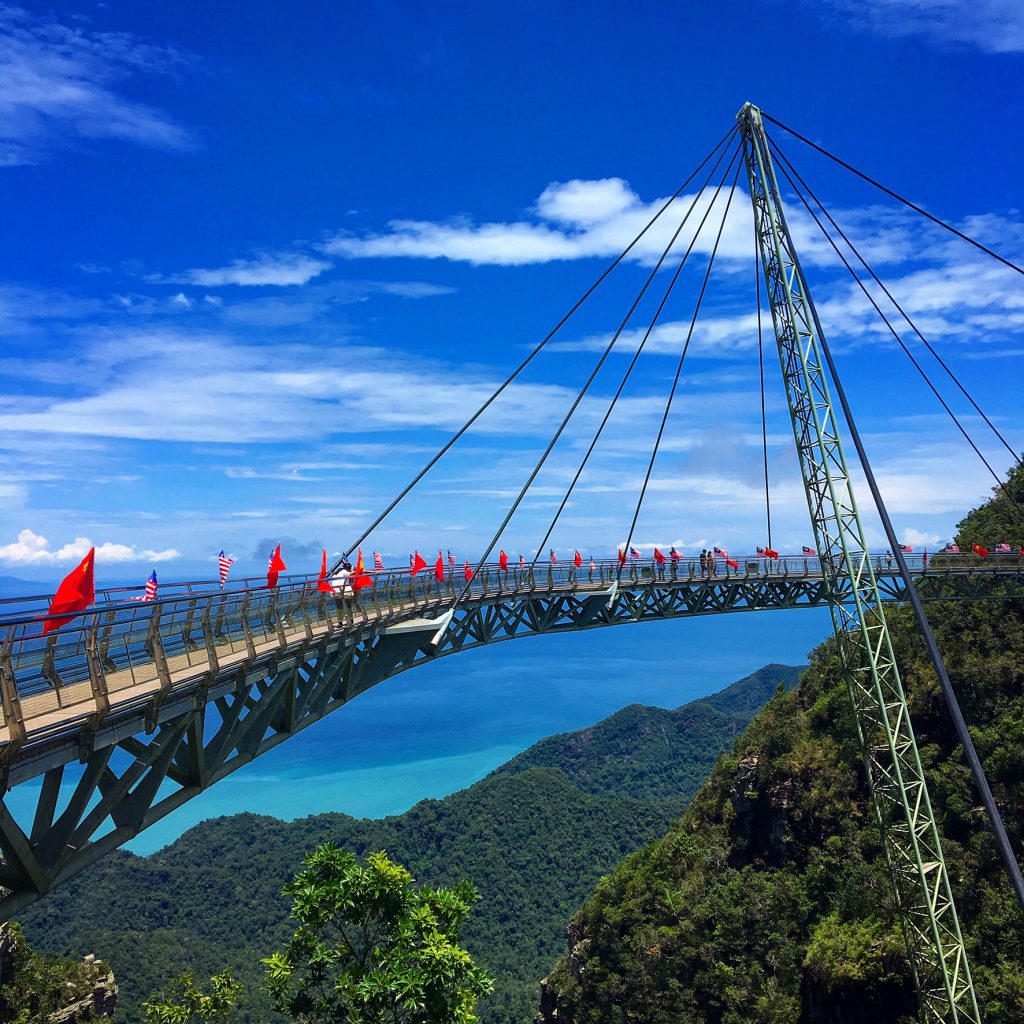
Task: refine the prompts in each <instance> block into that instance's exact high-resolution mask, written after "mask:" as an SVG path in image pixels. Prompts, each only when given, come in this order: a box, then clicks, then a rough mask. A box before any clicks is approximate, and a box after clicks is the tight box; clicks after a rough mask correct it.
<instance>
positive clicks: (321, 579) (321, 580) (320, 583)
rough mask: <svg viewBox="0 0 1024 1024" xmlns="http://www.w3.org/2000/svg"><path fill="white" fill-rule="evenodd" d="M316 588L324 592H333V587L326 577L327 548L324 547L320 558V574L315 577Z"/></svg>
mask: <svg viewBox="0 0 1024 1024" xmlns="http://www.w3.org/2000/svg"><path fill="white" fill-rule="evenodd" d="M316 589H317V590H322V591H323V592H324V593H325V594H333V593H334V587H332V586H331V583H330V581H329V580H328V579H327V548H324V557H323V558H322V559H321V560H320V575H319V576H318V577H317V581H316Z"/></svg>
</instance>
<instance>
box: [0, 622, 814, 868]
mask: <svg viewBox="0 0 1024 1024" xmlns="http://www.w3.org/2000/svg"><path fill="white" fill-rule="evenodd" d="M830 632H831V622H830V619H829V615H828V612H827V610H825V609H800V610H790V611H763V612H745V613H741V614H731V615H715V616H704V617H695V618H689V619H676V620H672V621H664V622H646V623H642V624H636V625H630V626H619V627H614V628H611V629H596V630H588V631H585V632H582V633H570V634H563V635H557V636H543V637H531V638H527V639H523V640H517V641H514V642H504V643H498V644H494V645H492V646H489V647H485V648H482V649H480V650H475V651H467V652H465V653H464V654H459V655H456V656H454V657H448V658H442V659H440V660H439V661H436V662H432V663H430V664H426V665H423V666H421V667H418V668H416V669H414V670H413V671H411V672H406V673H403V674H402V675H400V676H397V677H396V678H394V679H391V680H387V681H385V682H383V683H381V684H379V685H378V686H376V687H374V688H373V689H371V690H369V691H368V692H367V693H365V694H362V695H361V696H359V697H357V698H356V699H355V700H353V701H351V702H350V703H349V704H346V705H345V706H344V707H343V708H341V709H339V710H338V711H336V712H334V713H333V714H332V715H329V716H328V717H327V718H326V719H324V720H323V721H321V722H318V723H317V724H316V725H313V726H311V727H309V728H308V729H306V730H304V731H303V732H302V733H300V734H299V735H297V736H295V737H293V738H292V739H290V740H288V741H287V742H285V743H282V744H281V745H280V746H278V747H276V748H275V749H273V750H271V751H269V752H268V753H266V754H264V755H262V756H261V757H260V758H259V759H258V760H256V761H254V762H253V763H251V764H249V765H247V766H246V767H244V768H242V769H240V770H239V771H237V772H236V773H234V774H233V775H231V776H229V777H228V778H226V779H224V780H223V781H221V782H219V783H217V785H215V786H213V787H212V788H211V789H209V790H207V791H206V792H205V793H203V794H201V795H200V796H198V797H196V798H195V799H194V800H192V801H190V802H189V803H188V804H186V805H184V806H183V807H181V808H179V809H178V810H176V811H174V812H172V813H171V814H169V815H168V816H167V817H165V818H164V819H163V820H162V821H160V822H157V823H156V824H155V825H153V826H151V827H150V828H149V829H147V830H146V831H145V832H144V833H142V834H141V835H140V836H138V837H137V838H136V839H135V840H134V841H133V842H132V843H130V844H128V849H131V850H133V851H135V852H136V853H140V854H145V853H150V852H152V851H154V850H157V849H159V848H160V847H162V846H165V845H166V844H168V843H170V842H172V841H173V840H174V839H176V838H177V837H178V836H179V835H181V833H182V832H184V831H185V830H186V829H188V828H191V827H192V826H193V825H195V824H197V823H198V822H200V821H202V820H204V819H206V818H212V817H218V816H221V815H228V814H237V813H240V812H243V811H252V812H255V813H259V814H270V815H274V816H275V817H278V818H282V819H284V820H294V819H296V818H301V817H305V816H307V815H310V814H317V813H321V812H324V811H342V812H344V813H346V814H351V815H354V816H356V817H371V818H376V817H383V816H385V815H389V814H399V813H401V812H402V811H405V810H407V809H408V808H409V807H411V806H412V805H413V804H415V803H416V802H418V801H419V800H422V799H424V798H426V797H433V798H438V797H442V796H446V795H447V794H449V793H453V792H455V791H457V790H459V789H463V788H465V787H466V786H469V785H472V783H474V782H476V781H477V780H478V779H481V778H483V776H485V775H486V774H487V773H488V772H490V771H492V770H493V769H494V768H496V767H497V766H498V765H500V764H502V763H503V762H505V761H507V760H508V759H509V758H510V757H512V756H514V755H515V754H517V753H519V752H520V751H521V750H524V749H525V748H526V747H528V746H530V745H531V744H532V743H535V742H536V741H537V740H539V739H542V738H543V737H545V736H550V735H552V734H554V733H559V732H567V731H570V730H573V729H580V728H583V727H585V726H588V725H592V724H593V723H594V722H597V721H599V720H600V719H602V718H605V717H607V716H608V715H610V714H612V713H613V712H614V711H617V710H618V709H619V708H622V707H625V706H626V705H628V704H653V705H658V706H661V707H666V708H674V707H678V706H679V705H680V704H685V703H686V702H688V701H691V700H694V699H696V698H698V697H701V696H705V695H707V694H709V693H714V692H715V691H717V690H720V689H721V688H722V687H724V686H727V685H729V684H730V683H732V682H735V681H736V680H737V679H740V678H742V677H743V676H745V675H747V674H749V673H750V672H753V671H755V670H757V669H759V668H761V667H762V666H763V665H766V664H768V663H769V662H783V663H786V664H801V663H803V662H804V661H806V659H807V655H808V652H809V651H810V650H811V649H812V648H813V647H815V646H816V645H817V644H818V643H820V642H821V641H822V640H823V639H824V638H825V637H826V636H828V635H829V634H830ZM37 792H38V788H36V789H35V791H33V786H32V784H31V783H27V784H25V785H23V786H19V787H17V788H16V789H15V790H14V791H13V792H12V793H10V794H9V795H8V797H7V804H8V807H9V809H10V810H11V811H12V813H13V814H14V815H15V817H16V818H17V819H19V820H21V821H24V820H26V816H27V818H28V820H29V821H30V820H31V817H30V816H31V813H32V809H33V808H34V798H35V796H36V793H37Z"/></svg>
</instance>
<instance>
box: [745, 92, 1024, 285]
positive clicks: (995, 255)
mask: <svg viewBox="0 0 1024 1024" xmlns="http://www.w3.org/2000/svg"><path fill="white" fill-rule="evenodd" d="M761 116H762V117H763V118H764V119H765V120H766V121H771V122H772V124H777V125H778V126H779V127H780V128H781V129H782V130H783V131H786V132H789V134H790V135H792V136H793V138H795V139H799V140H800V141H801V142H803V143H804V144H805V145H808V146H810V147H811V149H814V150H817V151H818V152H819V153H821V155H822V156H827V157H828V158H829V160H832V161H834V162H835V163H837V164H839V166H840V167H844V168H846V170H848V171H850V172H852V173H853V174H856V175H857V177H858V178H862V179H863V180H864V181H866V182H867V183H868V184H869V185H873V186H874V187H875V188H877V189H878V190H879V191H881V192H884V193H885V194H886V195H887V196H891V197H892V198H893V199H895V200H897V201H898V202H900V203H902V204H903V205H904V206H906V207H909V208H910V209H911V210H913V211H914V212H915V213H919V214H920V215H921V216H922V217H926V218H927V219H928V220H930V221H931V222H932V223H933V224H937V225H938V226H939V227H940V228H944V229H945V230H946V231H949V232H950V233H952V234H954V235H956V236H957V238H962V239H963V240H964V241H965V242H967V243H968V244H969V245H973V246H974V248H975V249H980V250H981V251H982V252H983V253H985V254H986V255H987V256H991V257H992V258H993V259H994V260H998V261H999V262H1000V263H1002V264H1003V266H1006V267H1009V268H1010V270H1015V271H1017V273H1018V274H1024V267H1019V266H1018V265H1017V264H1016V263H1013V262H1012V261H1011V260H1008V259H1007V258H1006V257H1005V256H1000V255H999V253H997V252H995V251H993V250H992V249H990V248H989V247H988V246H987V245H983V244H982V243H981V242H979V241H978V240H977V239H976V238H971V236H970V235H965V234H964V233H963V232H962V231H959V230H958V229H957V228H955V227H953V225H952V224H948V223H946V221H944V220H942V219H941V218H939V217H936V216H935V215H934V214H931V213H929V212H928V211H927V210H924V209H922V208H921V207H920V206H918V205H917V203H912V202H911V201H910V200H909V199H907V198H905V197H904V196H901V195H900V194H899V193H898V192H894V191H893V190H892V189H891V188H888V187H887V186H885V185H883V184H882V183H881V182H880V181H876V180H875V179H874V178H872V177H871V176H870V175H867V174H865V173H864V172H863V171H859V170H857V168H856V167H854V166H853V165H852V164H848V163H847V162H846V161H845V160H843V159H841V158H840V157H838V156H836V155H835V154H834V153H830V152H829V151H828V150H827V149H825V147H824V146H819V145H818V143H816V142H812V141H811V140H810V139H809V138H807V137H806V136H805V135H801V134H800V133H799V132H798V131H796V130H795V129H793V128H790V127H789V125H786V124H783V123H782V122H781V121H780V120H779V119H778V118H775V117H772V116H771V114H767V113H765V112H764V111H763V110H762V111H761Z"/></svg>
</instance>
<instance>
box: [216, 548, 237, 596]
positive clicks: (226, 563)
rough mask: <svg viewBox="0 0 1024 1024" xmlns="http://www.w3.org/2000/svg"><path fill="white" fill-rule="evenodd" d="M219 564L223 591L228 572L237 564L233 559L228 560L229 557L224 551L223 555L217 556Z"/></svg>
mask: <svg viewBox="0 0 1024 1024" xmlns="http://www.w3.org/2000/svg"><path fill="white" fill-rule="evenodd" d="M217 564H218V567H219V569H220V586H221V589H222V590H223V589H224V584H225V583H226V582H227V578H228V570H229V569H230V568H231V566H233V565H234V564H235V560H234V559H233V558H228V556H227V555H225V554H224V552H223V550H222V551H221V553H220V554H219V555H218V556H217Z"/></svg>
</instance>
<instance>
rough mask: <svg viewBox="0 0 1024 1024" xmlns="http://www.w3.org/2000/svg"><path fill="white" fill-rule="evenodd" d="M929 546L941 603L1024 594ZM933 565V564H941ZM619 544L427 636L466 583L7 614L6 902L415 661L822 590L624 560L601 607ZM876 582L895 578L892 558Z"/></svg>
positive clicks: (489, 573) (498, 580) (504, 583)
mask: <svg viewBox="0 0 1024 1024" xmlns="http://www.w3.org/2000/svg"><path fill="white" fill-rule="evenodd" d="M942 561H943V560H942V559H941V558H938V559H933V560H932V563H931V565H929V566H928V567H927V568H926V567H925V566H924V565H923V564H922V562H921V561H920V560H919V561H918V564H917V565H916V567H915V568H916V571H917V573H918V574H919V575H918V576H917V579H916V584H915V585H916V587H917V589H918V590H919V592H920V593H921V595H922V597H924V598H926V599H935V600H976V599H978V598H1007V597H1020V596H1022V595H1024V566H1022V564H1021V563H1020V562H1017V563H1016V565H1013V564H1008V565H1006V566H1004V567H998V568H995V569H987V568H986V569H979V568H977V567H975V566H972V565H971V564H970V562H971V559H970V557H968V558H966V559H962V560H957V559H952V560H950V559H947V560H946V561H945V564H941V563H942ZM937 562H938V563H940V564H938V565H937V564H936V563H937ZM617 570H618V564H617V562H615V561H614V560H612V561H610V562H602V563H599V564H597V565H596V566H595V570H594V572H593V573H591V572H590V571H589V570H584V569H581V570H576V569H574V568H571V567H562V566H559V567H557V568H552V569H548V570H542V571H540V572H537V573H531V572H529V571H527V572H517V571H513V572H511V573H507V574H506V573H501V572H498V571H497V570H496V568H495V567H489V568H486V569H484V570H483V571H482V572H481V573H480V574H479V576H478V580H477V582H476V583H475V584H474V587H473V590H472V591H471V593H470V595H469V597H468V598H467V599H466V600H465V601H464V602H463V603H462V604H461V605H460V606H459V608H458V609H457V610H456V612H455V615H454V617H453V618H452V620H451V622H450V624H449V626H448V629H447V630H446V632H445V635H444V641H443V643H442V645H441V646H440V647H439V648H435V647H434V646H433V645H432V643H431V640H432V638H433V635H434V633H435V630H436V626H437V622H438V620H439V619H440V618H441V617H442V616H444V615H445V614H446V613H447V612H448V611H449V610H450V609H451V607H452V602H453V601H454V598H455V594H456V587H455V582H454V581H453V580H452V579H451V577H449V578H448V579H447V580H446V581H445V582H444V583H438V582H436V581H434V580H433V579H432V578H423V577H420V578H417V579H415V580H410V579H409V577H408V575H405V576H404V577H403V576H401V575H389V574H381V575H379V576H378V577H377V583H376V586H374V587H372V588H368V589H367V590H363V591H361V592H360V593H359V594H358V595H349V596H348V597H343V598H340V599H335V598H333V597H329V596H326V595H324V594H321V593H318V592H317V591H316V590H315V581H306V582H299V583H295V584H290V585H288V586H285V587H282V588H280V589H279V590H277V591H268V590H253V589H249V590H235V591H225V592H219V591H214V592H213V593H209V592H206V593H202V592H200V593H188V594H185V595H183V596H180V597H174V598H170V599H166V600H161V601H160V602H158V603H157V604H156V607H153V606H147V605H140V604H131V603H127V602H126V603H121V604H116V603H114V604H110V605H106V606H104V605H100V606H98V607H96V608H95V609H92V610H90V611H89V612H87V613H86V614H85V615H83V617H82V619H83V620H84V621H82V622H81V624H78V625H75V626H69V627H66V628H65V629H63V630H61V631H60V633H58V634H56V640H55V641H54V642H53V644H52V645H49V644H46V643H45V642H43V641H41V640H40V639H39V636H38V634H39V627H38V621H37V620H35V619H33V618H32V616H31V615H29V616H25V617H23V618H22V619H20V620H11V619H8V620H7V621H6V622H5V621H4V620H0V697H2V705H3V712H4V724H3V734H2V735H3V743H2V745H0V765H2V782H3V790H4V793H5V794H6V793H7V792H9V791H10V790H11V789H12V788H13V787H15V786H18V785H22V784H24V783H26V782H29V781H30V780H33V779H37V778H39V777H41V778H42V785H41V787H40V788H39V790H38V794H37V796H36V797H35V811H34V814H33V815H32V819H31V821H30V822H29V821H18V820H16V819H15V818H14V816H13V815H12V814H11V813H10V812H9V810H8V808H7V806H6V803H4V804H2V805H0V852H2V854H3V861H2V863H0V886H2V887H3V891H2V892H0V918H7V917H9V916H10V915H11V914H14V913H17V912H18V911H19V910H21V909H22V908H24V907H26V906H28V905H29V904H31V903H33V902H34V901H35V900H37V899H39V897H40V896H42V895H44V894H45V893H46V892H48V891H50V890H51V889H52V888H53V887H54V886H55V885H58V884H59V883H60V882H62V881H64V880H66V879H67V878H70V877H71V876H73V875H74V874H76V873H77V872H78V871H80V870H82V869H83V868H84V867H86V866H87V865H89V864H91V863H92V862H94V861H95V860H97V859H98V858H99V857H102V856H103V855H104V854H106V853H108V852H110V851H111V850H113V849H115V848H116V847H118V846H120V845H122V844H123V843H125V842H126V841H127V840H129V839H130V838H132V837H133V836H135V835H137V834H138V833H139V832H141V831H143V830H144V829H145V828H147V827H148V826H149V825H151V824H153V823H154V822H156V821H158V820H159V819H160V818H162V817H163V816H164V815H166V814H168V813H169V812H171V811H173V810H174V809H175V808H177V807H179V806H181V805H182V804H183V803H185V802H187V801H188V800H190V799H191V798H192V797H194V796H196V795H197V794H198V793H200V792H202V791H203V790H204V789H206V788H207V787H209V786H211V785H214V784H215V783H216V782H218V781H220V780H221V779H223V778H224V777H225V776H227V775H228V774H230V773H231V772H233V771H235V770H236V769H237V768H239V767H241V766H242V765H244V764H247V763H248V762H250V761H252V760H253V759H254V758H256V757H258V756H259V755H260V754H262V753H263V752H264V751H266V750H269V749H270V748H271V747H274V746H276V745H277V744H278V743H281V742H283V741H285V740H287V739H288V738H289V737H290V736H293V735H294V734H295V733H297V732H299V731H301V730H302V729H304V728H306V727H307V726H309V725H311V724H313V723H314V722H317V721H319V720H320V719H321V718H323V717H324V716H325V715H327V714H330V713H331V712H332V711H334V710H335V709H336V708H339V707H341V705H343V704H344V703H346V702H347V701H349V700H351V699H352V698H353V697H355V696H357V695H358V694H360V693H362V692H364V691H365V690H367V689H369V688H370V687H371V686H373V685H375V684H376V683H378V682H380V681H381V680H383V679H387V678H389V677H391V676H394V675H396V674H397V673H399V672H402V671H405V670H406V669H409V668H413V667H415V666H417V665H421V664H423V663H425V662H427V661H430V660H434V659H436V658H438V657H442V656H445V655H449V654H456V653H458V652H460V651H464V650H468V649H471V648H473V647H478V646H482V645H485V644H491V643H496V642H499V641H503V640H511V639H516V638H520V637H526V636H535V635H541V634H545V633H560V632H567V631H572V630H583V629H593V628H598V627H604V626H614V625H623V624H627V623H632V622H646V621H655V620H662V619H668V618H681V617H685V616H695V615H715V614H722V613H729V612H740V611H757V610H761V609H770V608H801V607H823V606H825V605H827V604H828V603H829V600H830V599H831V598H832V595H833V593H834V588H835V587H838V588H839V593H840V595H841V599H842V600H847V599H848V597H849V593H848V584H847V583H846V582H845V581H844V580H841V579H840V580H838V581H835V582H833V583H827V582H826V580H825V577H824V575H823V573H822V572H821V567H820V565H819V563H818V560H816V559H789V560H784V561H783V562H781V563H779V564H778V571H775V572H770V573H769V572H766V567H765V566H764V565H763V564H760V565H759V564H758V563H757V562H756V561H754V562H746V561H744V563H743V565H742V568H741V571H740V572H739V573H727V574H726V575H723V576H717V577H714V578H711V579H706V578H702V577H701V575H700V573H699V570H698V567H697V565H696V564H695V562H693V561H685V562H681V563H679V564H677V565H674V566H672V567H668V568H667V569H666V570H664V572H659V570H658V569H657V568H656V567H654V566H652V565H650V564H646V565H637V564H632V565H630V567H629V570H628V572H627V573H625V574H624V575H623V578H622V586H621V589H620V590H619V591H618V593H617V595H616V597H615V599H614V601H613V602H612V603H611V605H609V603H608V596H609V591H610V587H611V585H612V582H613V580H614V579H615V577H616V576H617ZM880 585H881V587H882V593H883V596H884V597H886V598H887V599H891V600H902V599H903V598H904V597H905V596H906V595H905V591H904V586H905V584H904V582H903V580H902V578H900V577H898V576H895V575H892V574H887V573H885V572H884V571H882V574H881V579H880Z"/></svg>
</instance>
